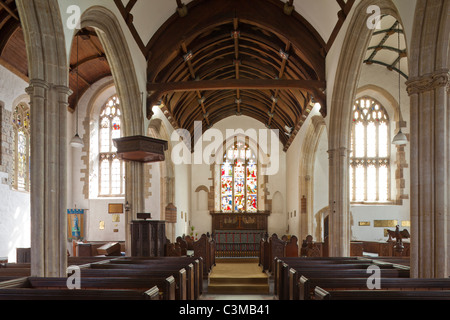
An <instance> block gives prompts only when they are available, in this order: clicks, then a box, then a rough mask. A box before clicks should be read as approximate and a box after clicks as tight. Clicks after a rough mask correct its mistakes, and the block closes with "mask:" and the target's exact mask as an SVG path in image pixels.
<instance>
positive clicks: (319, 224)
mask: <svg viewBox="0 0 450 320" xmlns="http://www.w3.org/2000/svg"><path fill="white" fill-rule="evenodd" d="M329 213H330V207H329V206H326V207H324V208H322V209H320V210H319V211H317V212H316V213H315V214H314V219H315V222H316V228H315V232H314V239H315V240H316V241H317V242H323V237H324V229H323V228H324V223H323V222H324V220H325V218H326V216H327V215H328V214H329Z"/></svg>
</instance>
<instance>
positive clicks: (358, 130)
mask: <svg viewBox="0 0 450 320" xmlns="http://www.w3.org/2000/svg"><path fill="white" fill-rule="evenodd" d="M352 120H353V125H352V136H351V151H350V199H351V201H353V202H386V201H388V200H390V183H389V180H390V157H389V154H390V150H389V145H390V143H389V141H390V140H389V139H390V137H389V136H390V134H389V117H388V114H387V112H386V110H385V109H384V108H383V106H382V105H381V104H380V103H378V102H377V101H375V100H373V99H371V98H361V99H358V100H356V102H355V105H354V107H353V118H352Z"/></svg>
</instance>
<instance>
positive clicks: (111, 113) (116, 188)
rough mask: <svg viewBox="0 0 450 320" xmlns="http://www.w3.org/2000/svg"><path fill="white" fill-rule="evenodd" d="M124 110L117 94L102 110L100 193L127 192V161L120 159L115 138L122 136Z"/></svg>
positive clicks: (118, 194) (119, 193)
mask: <svg viewBox="0 0 450 320" xmlns="http://www.w3.org/2000/svg"><path fill="white" fill-rule="evenodd" d="M121 123H122V112H121V110H120V102H119V99H118V97H117V96H114V97H112V98H111V99H109V100H108V102H107V103H106V104H105V105H104V106H103V108H102V110H101V112H100V133H99V148H100V149H99V150H100V153H99V167H100V169H99V173H100V174H99V177H100V181H99V182H100V184H99V194H100V196H103V197H104V196H123V195H124V194H125V163H124V162H123V161H122V160H120V159H118V157H117V153H116V152H117V149H116V147H115V146H114V142H113V139H118V138H120V137H121V129H122V128H121Z"/></svg>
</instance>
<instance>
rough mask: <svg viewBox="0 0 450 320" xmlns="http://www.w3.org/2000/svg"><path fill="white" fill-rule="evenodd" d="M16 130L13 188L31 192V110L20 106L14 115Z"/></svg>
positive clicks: (13, 123) (22, 105) (14, 127)
mask: <svg viewBox="0 0 450 320" xmlns="http://www.w3.org/2000/svg"><path fill="white" fill-rule="evenodd" d="M12 125H13V130H14V175H13V179H12V186H13V188H14V189H16V190H19V191H27V192H29V191H30V108H29V107H28V106H27V105H26V104H23V103H21V104H19V105H18V106H17V107H16V108H15V109H14V112H13V115H12Z"/></svg>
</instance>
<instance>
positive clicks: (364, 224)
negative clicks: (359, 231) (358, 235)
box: [359, 221, 370, 227]
mask: <svg viewBox="0 0 450 320" xmlns="http://www.w3.org/2000/svg"><path fill="white" fill-rule="evenodd" d="M359 226H360V227H370V221H360V222H359Z"/></svg>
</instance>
